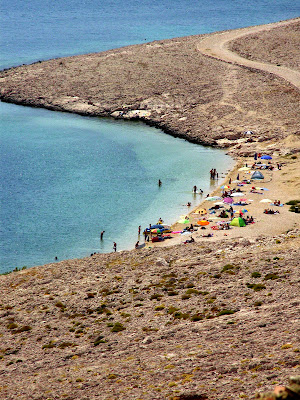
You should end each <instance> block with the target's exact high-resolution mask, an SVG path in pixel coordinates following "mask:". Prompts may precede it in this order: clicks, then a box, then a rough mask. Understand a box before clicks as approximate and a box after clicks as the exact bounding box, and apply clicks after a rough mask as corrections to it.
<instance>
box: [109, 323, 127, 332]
mask: <svg viewBox="0 0 300 400" xmlns="http://www.w3.org/2000/svg"><path fill="white" fill-rule="evenodd" d="M125 329H126V328H125V326H124V325H122V324H121V322H115V323H114V324H113V327H112V328H111V332H122V331H124V330H125Z"/></svg>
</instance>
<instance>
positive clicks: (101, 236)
mask: <svg viewBox="0 0 300 400" xmlns="http://www.w3.org/2000/svg"><path fill="white" fill-rule="evenodd" d="M104 232H105V231H102V232H101V233H100V240H103V235H104Z"/></svg>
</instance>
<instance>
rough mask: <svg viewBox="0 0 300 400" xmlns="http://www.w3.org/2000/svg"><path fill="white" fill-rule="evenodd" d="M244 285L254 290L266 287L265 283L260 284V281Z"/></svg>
mask: <svg viewBox="0 0 300 400" xmlns="http://www.w3.org/2000/svg"><path fill="white" fill-rule="evenodd" d="M246 285H247V287H248V288H250V289H253V290H254V291H255V292H258V291H259V290H263V289H266V287H265V285H262V284H261V283H247V284H246Z"/></svg>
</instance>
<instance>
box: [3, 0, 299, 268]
mask: <svg viewBox="0 0 300 400" xmlns="http://www.w3.org/2000/svg"><path fill="white" fill-rule="evenodd" d="M0 10H1V13H0V15H1V20H0V24H1V34H0V68H1V69H4V68H9V67H11V66H16V65H20V64H23V63H25V64H28V63H31V62H35V61H37V60H44V59H49V58H56V57H62V56H68V55H74V54H84V53H89V52H97V51H103V50H107V49H111V48H115V47H121V46H125V45H128V44H135V43H144V42H149V41H152V40H156V39H165V38H171V37H177V36H186V35H192V34H200V33H208V32H212V31H217V30H224V29H234V28H238V27H243V26H249V25H256V24H263V23H269V22H275V21H278V20H282V19H288V18H294V17H297V16H299V11H300V5H299V3H297V2H293V1H288V0H277V1H276V2H274V1H272V0H265V1H263V0H253V1H252V2H245V1H240V0H235V1H234V0H217V1H216V0H214V1H212V0H206V1H194V2H191V1H188V0H180V1H179V0H172V1H170V0H168V1H163V0H161V1H156V0H153V1H148V0H146V1H139V2H137V1H134V0H127V1H126V0H125V1H122V2H121V1H117V0H107V1H99V0H98V1H97V0H81V1H78V0H72V1H69V2H66V1H62V0H57V1H55V2H53V1H49V0H45V1H41V0H30V1H28V0H10V1H6V2H1V5H0ZM0 138H1V141H0V166H1V176H0V190H1V192H0V205H1V227H0V234H1V238H0V239H1V242H0V272H5V271H8V270H11V269H14V268H15V267H22V266H24V265H26V266H33V265H40V264H44V263H48V262H52V261H54V257H58V259H59V260H61V259H65V258H76V257H83V256H87V255H89V254H90V253H92V252H108V251H112V242H113V241H116V242H117V243H118V250H120V249H126V248H132V247H133V246H134V243H135V242H136V240H137V228H138V226H139V225H142V227H143V228H144V227H146V226H147V225H148V224H149V223H152V224H153V223H155V222H156V221H157V219H158V218H159V217H162V218H163V219H164V220H165V222H167V223H171V222H174V221H175V220H176V219H177V217H178V216H179V215H181V214H184V213H186V210H187V208H186V206H183V204H185V203H187V202H188V201H191V202H192V203H193V204H196V203H197V202H199V200H200V196H199V195H197V196H196V198H194V197H193V196H192V193H191V191H192V187H193V185H197V186H198V187H201V188H202V189H203V190H204V193H205V194H206V193H208V192H210V191H211V189H212V188H211V186H210V184H211V183H210V181H209V179H208V178H209V173H208V171H209V170H210V169H211V168H212V167H214V168H217V170H218V171H219V172H220V173H221V172H225V171H226V170H228V169H229V168H230V167H231V166H232V164H233V161H232V160H231V159H230V158H229V157H228V156H226V154H225V153H224V152H223V151H221V150H216V149H211V148H204V147H202V146H197V145H193V144H190V143H187V142H186V141H183V140H179V139H174V138H172V137H170V136H168V135H166V134H164V133H162V132H161V131H159V130H157V129H155V128H150V127H148V126H145V125H143V124H141V123H133V122H130V123H129V122H122V121H111V120H107V119H96V118H87V117H81V116H76V115H71V114H65V113H55V112H51V111H47V110H42V109H31V108H25V107H21V106H15V105H12V104H5V103H0ZM158 179H161V180H162V182H163V184H162V186H161V188H159V187H158V185H157V181H158ZM101 230H105V234H104V240H103V242H100V240H99V234H100V232H101Z"/></svg>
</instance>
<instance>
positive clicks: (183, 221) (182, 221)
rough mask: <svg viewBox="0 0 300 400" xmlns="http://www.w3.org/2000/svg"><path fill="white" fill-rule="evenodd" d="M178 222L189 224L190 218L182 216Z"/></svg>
mask: <svg viewBox="0 0 300 400" xmlns="http://www.w3.org/2000/svg"><path fill="white" fill-rule="evenodd" d="M177 222H178V223H179V224H189V223H190V220H189V219H186V218H182V219H180V220H178V221H177Z"/></svg>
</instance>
